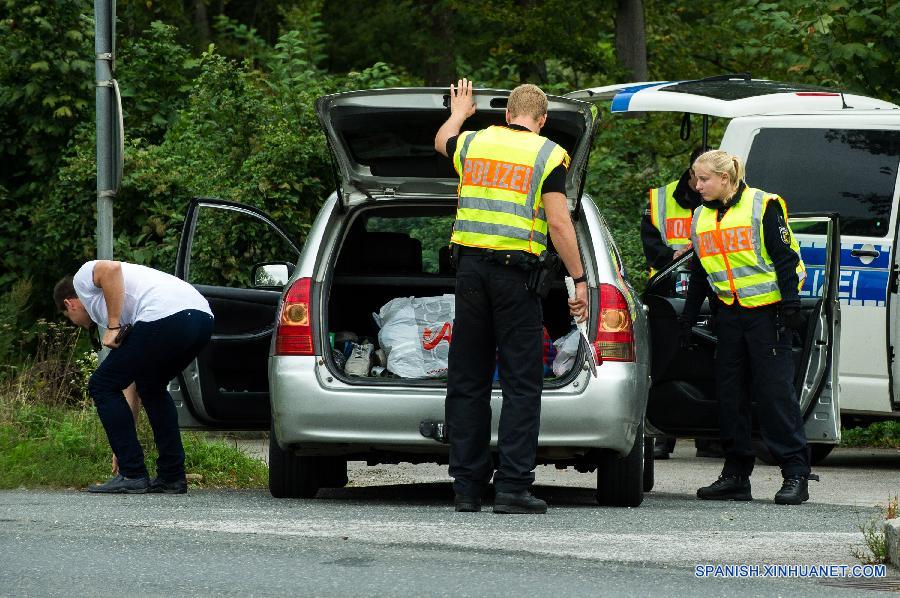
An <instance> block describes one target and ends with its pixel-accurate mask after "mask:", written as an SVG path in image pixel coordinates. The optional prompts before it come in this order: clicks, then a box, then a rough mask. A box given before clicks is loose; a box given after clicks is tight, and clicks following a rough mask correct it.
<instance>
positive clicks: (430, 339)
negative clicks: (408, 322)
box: [422, 322, 453, 351]
mask: <svg viewBox="0 0 900 598" xmlns="http://www.w3.org/2000/svg"><path fill="white" fill-rule="evenodd" d="M452 336H453V326H452V325H451V324H450V322H444V325H443V326H441V329H440V330H432V329H431V328H428V327H426V328H425V329H424V330H423V331H422V347H423V348H424V349H425V350H427V351H431V350H432V349H434V348H435V347H437V346H438V344H439V343H440V342H441V341H447V344H448V345H449V344H450V338H451V337H452Z"/></svg>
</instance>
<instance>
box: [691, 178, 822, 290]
mask: <svg viewBox="0 0 900 598" xmlns="http://www.w3.org/2000/svg"><path fill="white" fill-rule="evenodd" d="M770 201H777V202H778V203H780V204H781V209H782V210H783V212H784V218H785V226H786V228H785V229H784V230H782V235H785V237H786V238H785V241H786V242H788V243H789V245H790V248H791V249H792V250H793V251H794V252H796V254H797V257H800V246H799V244H798V243H797V239H796V238H795V237H794V232H793V231H792V230H791V227H790V225H788V224H787V206H786V205H785V203H784V200H783V199H781V197H779V196H777V195H772V194H769V193H766V192H764V191H760V190H759V189H753V188H750V187H747V188H745V189H744V192H743V193H742V194H741V198H740V200H739V201H738V202H737V203H736V204H734V205H733V206H731V207H730V208H729V209H728V211H727V212H725V215H724V216H723V217H722V220H721V221H719V220H718V218H717V215H718V211H717V210H716V209H715V208H707V207H705V206H702V205H701V206H700V207H698V208H697V210H696V211H695V212H694V220H693V226H692V227H691V238H692V240H693V243H694V251H696V252H697V255H698V256H699V257H700V263H701V264H702V265H703V269H704V270H706V274H707V277H708V279H709V284H710V286H711V287H712V288H713V290H715V292H716V294H717V295H718V296H719V299H721V300H722V302H723V303H725V304H726V305H731V304H733V303H734V300H735V298H736V299H737V301H738V304H739V305H742V306H743V307H760V306H763V305H769V304H771V303H776V302H778V301H781V290H779V288H778V276H777V274H776V273H775V268H774V266H773V263H772V258H771V257H769V252H768V250H767V249H766V243H765V238H764V237H763V227H762V219H763V215H764V214H765V213H766V206H767V205H768V203H769V202H770ZM797 277H798V278H799V281H800V282H799V286H798V287H797V290H799V289H800V287H802V286H803V281H804V279H805V278H806V266H804V264H803V259H802V258H801V259H800V262H799V263H798V264H797Z"/></svg>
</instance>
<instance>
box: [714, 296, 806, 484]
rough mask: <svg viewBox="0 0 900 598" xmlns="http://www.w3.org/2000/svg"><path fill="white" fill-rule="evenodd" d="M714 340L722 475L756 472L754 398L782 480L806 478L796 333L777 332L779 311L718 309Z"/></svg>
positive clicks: (721, 307)
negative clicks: (793, 351)
mask: <svg viewBox="0 0 900 598" xmlns="http://www.w3.org/2000/svg"><path fill="white" fill-rule="evenodd" d="M716 335H717V337H718V344H717V348H716V394H717V395H718V399H719V424H720V427H721V437H722V448H723V450H724V452H725V466H724V468H723V471H722V473H723V474H724V475H744V476H749V475H750V474H751V473H752V471H753V464H754V462H755V453H754V450H753V445H752V442H751V438H750V431H751V409H750V400H751V397H752V400H753V402H755V403H756V405H757V414H758V418H759V427H760V432H761V435H762V439H763V441H764V442H765V444H766V447H768V449H769V451H770V452H771V453H772V456H773V457H775V460H776V461H777V462H778V464H779V465H780V466H781V473H782V475H783V476H784V477H788V476H794V475H799V476H806V475H808V474H809V472H810V469H809V454H808V452H807V447H806V435H805V433H804V430H803V418H802V417H801V415H800V406H799V404H798V403H797V397H796V392H795V389H794V362H793V357H792V356H791V335H792V333H791V330H790V329H786V330H781V331H780V332H779V330H778V329H777V307H776V306H775V305H767V306H763V307H756V308H752V309H751V308H745V307H741V306H739V305H737V302H735V304H734V305H732V306H728V305H724V304H723V305H720V306H719V310H718V313H717V315H716ZM748 366H749V367H748ZM748 374H749V379H745V377H746V376H747V375H748Z"/></svg>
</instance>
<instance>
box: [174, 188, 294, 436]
mask: <svg viewBox="0 0 900 598" xmlns="http://www.w3.org/2000/svg"><path fill="white" fill-rule="evenodd" d="M299 255H300V252H299V250H298V249H297V247H296V245H294V243H293V242H292V241H291V239H290V236H289V235H288V234H287V233H286V232H285V231H284V230H282V229H281V228H280V227H279V226H278V225H277V224H275V223H274V222H273V221H272V220H271V219H270V218H269V217H268V216H267V215H266V214H265V213H263V212H261V211H259V210H257V209H255V208H253V207H250V206H247V205H243V204H239V203H234V202H229V201H223V200H217V199H194V200H193V201H191V204H190V207H189V208H188V213H187V217H186V218H185V221H184V230H183V231H182V235H181V243H180V245H179V248H178V259H177V264H176V267H175V275H176V276H178V277H179V278H181V279H183V280H185V281H187V282H189V283H191V284H192V285H193V286H194V288H196V289H197V290H198V291H200V293H201V294H202V295H203V296H204V297H206V299H207V301H209V306H210V307H211V308H212V312H213V316H214V317H215V321H214V323H213V333H212V338H211V339H210V341H209V343H208V344H207V346H206V347H205V348H204V349H203V351H201V352H200V355H199V356H198V357H197V359H196V360H195V361H194V363H192V364H191V365H190V366H188V368H187V369H185V370H184V372H182V374H181V376H179V379H178V380H177V381H176V383H177V388H175V384H173V385H170V386H171V389H172V390H173V391H175V392H172V395H173V398H175V402H176V405H178V406H179V422H180V424H181V426H182V427H183V428H228V429H254V428H256V429H268V426H269V380H268V374H267V369H268V358H269V348H270V345H271V342H272V334H273V331H274V328H275V323H276V315H277V309H278V304H279V300H280V299H281V294H282V289H283V286H284V284H285V283H287V281H288V279H289V278H290V274H291V273H292V271H293V267H294V264H295V263H296V262H297V259H298V257H299ZM178 395H180V399H181V400H179V396H178Z"/></svg>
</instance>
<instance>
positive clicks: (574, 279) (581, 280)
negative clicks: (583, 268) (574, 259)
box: [572, 274, 587, 284]
mask: <svg viewBox="0 0 900 598" xmlns="http://www.w3.org/2000/svg"><path fill="white" fill-rule="evenodd" d="M572 282H573V283H575V284H578V283H579V282H587V276H585V275H584V274H582V275H581V276H579V277H578V278H573V279H572Z"/></svg>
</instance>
